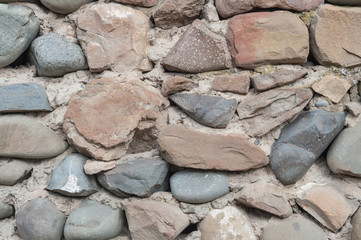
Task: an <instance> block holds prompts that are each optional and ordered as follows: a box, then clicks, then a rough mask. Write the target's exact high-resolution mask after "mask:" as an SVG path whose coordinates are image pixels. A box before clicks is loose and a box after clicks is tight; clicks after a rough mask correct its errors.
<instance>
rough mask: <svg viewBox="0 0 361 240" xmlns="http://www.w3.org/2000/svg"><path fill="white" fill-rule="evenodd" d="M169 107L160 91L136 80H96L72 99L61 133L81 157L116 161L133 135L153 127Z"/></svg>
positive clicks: (124, 151)
mask: <svg viewBox="0 0 361 240" xmlns="http://www.w3.org/2000/svg"><path fill="white" fill-rule="evenodd" d="M168 104H169V103H168V101H167V100H166V99H165V98H164V97H163V96H162V95H161V94H160V91H159V90H157V89H155V88H153V87H151V86H149V85H147V84H146V83H144V82H142V81H140V80H138V79H99V80H95V81H92V82H91V83H89V84H87V86H86V87H85V89H84V90H83V91H81V92H79V93H77V94H76V95H74V96H73V97H72V99H71V100H70V102H69V106H68V110H67V112H66V114H65V117H64V129H65V132H66V134H67V137H68V140H69V142H70V143H71V144H73V145H74V146H75V148H76V149H77V150H78V151H79V152H80V153H82V154H84V155H91V156H92V157H93V158H95V159H97V160H104V161H109V160H113V159H118V158H120V157H122V156H124V155H125V153H126V150H127V148H128V146H129V144H130V143H131V141H132V139H133V136H134V134H135V131H136V130H137V129H138V130H144V129H148V128H151V127H153V125H154V121H155V119H156V118H157V114H158V112H159V111H160V110H161V109H163V107H165V106H167V105H168ZM114 109H116V111H114ZM89 116H91V117H89Z"/></svg>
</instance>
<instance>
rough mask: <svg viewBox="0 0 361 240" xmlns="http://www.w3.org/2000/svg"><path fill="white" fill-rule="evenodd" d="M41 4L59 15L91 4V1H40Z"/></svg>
mask: <svg viewBox="0 0 361 240" xmlns="http://www.w3.org/2000/svg"><path fill="white" fill-rule="evenodd" d="M40 1H41V3H42V4H43V5H44V6H45V7H47V8H49V9H50V10H51V11H54V12H56V13H61V14H68V13H72V12H74V11H76V10H77V9H78V8H80V7H81V6H83V5H84V4H87V3H91V2H93V0H76V1H74V0H40Z"/></svg>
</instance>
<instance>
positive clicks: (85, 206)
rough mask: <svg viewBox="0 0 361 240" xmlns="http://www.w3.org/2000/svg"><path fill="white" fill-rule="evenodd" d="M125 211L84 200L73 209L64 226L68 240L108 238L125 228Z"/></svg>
mask: <svg viewBox="0 0 361 240" xmlns="http://www.w3.org/2000/svg"><path fill="white" fill-rule="evenodd" d="M124 223H125V216H124V212H123V211H121V210H120V209H119V208H117V209H114V210H113V209H112V208H111V207H109V206H107V205H102V204H100V203H98V202H95V201H90V200H84V201H83V202H82V203H81V204H80V205H79V206H78V207H77V208H76V209H75V210H73V211H72V212H71V213H70V215H69V217H68V219H67V220H66V223H65V227H64V237H65V239H66V240H79V239H86V240H107V239H111V238H114V237H116V236H118V235H119V234H120V233H121V231H122V230H123V228H124Z"/></svg>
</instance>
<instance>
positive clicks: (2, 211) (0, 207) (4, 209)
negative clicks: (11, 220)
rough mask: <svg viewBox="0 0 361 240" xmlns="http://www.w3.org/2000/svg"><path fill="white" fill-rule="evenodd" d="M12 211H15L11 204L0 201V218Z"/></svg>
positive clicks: (11, 213)
mask: <svg viewBox="0 0 361 240" xmlns="http://www.w3.org/2000/svg"><path fill="white" fill-rule="evenodd" d="M14 213H15V211H14V207H13V206H12V205H10V204H7V203H3V202H0V219H3V218H8V217H11V216H12V215H14Z"/></svg>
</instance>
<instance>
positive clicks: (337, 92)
mask: <svg viewBox="0 0 361 240" xmlns="http://www.w3.org/2000/svg"><path fill="white" fill-rule="evenodd" d="M350 87H351V84H350V83H349V82H347V81H346V80H344V79H341V78H338V77H335V76H325V77H324V78H323V79H322V80H321V81H319V82H317V83H315V84H313V85H312V89H313V90H314V91H315V92H317V93H319V94H321V95H323V96H325V97H327V98H328V99H330V100H331V101H332V102H334V103H339V102H340V101H341V99H342V98H343V96H345V94H346V93H347V91H348V90H349V89H350Z"/></svg>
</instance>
